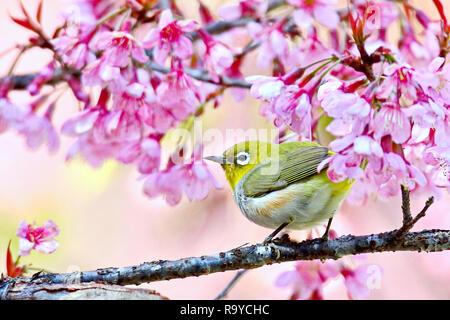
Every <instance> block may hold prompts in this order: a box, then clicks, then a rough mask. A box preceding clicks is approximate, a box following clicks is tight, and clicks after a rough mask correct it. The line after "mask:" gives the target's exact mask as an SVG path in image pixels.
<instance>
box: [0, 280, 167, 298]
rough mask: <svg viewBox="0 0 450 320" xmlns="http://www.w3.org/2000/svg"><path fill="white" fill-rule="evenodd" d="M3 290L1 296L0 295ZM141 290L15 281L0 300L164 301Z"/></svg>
mask: <svg viewBox="0 0 450 320" xmlns="http://www.w3.org/2000/svg"><path fill="white" fill-rule="evenodd" d="M2 290H3V295H2ZM166 299H167V298H166V297H163V296H161V295H160V294H159V293H157V292H155V291H153V290H148V289H141V288H139V289H138V288H129V287H123V286H117V285H104V284H97V283H75V284H70V283H67V284H54V283H30V282H29V281H21V280H17V281H14V282H11V283H10V284H9V285H7V286H5V287H4V288H3V289H0V300H166Z"/></svg>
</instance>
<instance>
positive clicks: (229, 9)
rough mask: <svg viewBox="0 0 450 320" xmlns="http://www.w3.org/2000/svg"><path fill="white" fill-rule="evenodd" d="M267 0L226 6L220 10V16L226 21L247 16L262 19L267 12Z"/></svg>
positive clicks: (241, 2)
mask: <svg viewBox="0 0 450 320" xmlns="http://www.w3.org/2000/svg"><path fill="white" fill-rule="evenodd" d="M267 7H268V3H267V1H265V0H241V1H239V3H237V4H225V5H223V6H221V7H220V8H219V10H218V14H219V16H220V17H221V18H223V19H225V20H235V19H238V18H241V17H245V16H255V15H256V16H258V17H262V16H264V14H265V13H266V11H267Z"/></svg>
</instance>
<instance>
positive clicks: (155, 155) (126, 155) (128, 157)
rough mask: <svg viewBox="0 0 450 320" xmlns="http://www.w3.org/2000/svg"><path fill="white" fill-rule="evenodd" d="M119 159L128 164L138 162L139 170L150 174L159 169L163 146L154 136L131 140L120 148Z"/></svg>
mask: <svg viewBox="0 0 450 320" xmlns="http://www.w3.org/2000/svg"><path fill="white" fill-rule="evenodd" d="M117 159H118V160H119V161H122V162H123V163H126V164H129V163H133V162H136V163H137V167H138V170H139V172H140V173H142V174H148V173H151V172H154V171H156V170H158V169H159V165H160V160H161V146H160V145H159V143H158V141H156V140H155V139H152V138H146V139H144V140H142V141H136V142H131V143H129V144H128V145H126V146H125V147H123V148H122V149H121V150H120V152H119V154H118V156H117Z"/></svg>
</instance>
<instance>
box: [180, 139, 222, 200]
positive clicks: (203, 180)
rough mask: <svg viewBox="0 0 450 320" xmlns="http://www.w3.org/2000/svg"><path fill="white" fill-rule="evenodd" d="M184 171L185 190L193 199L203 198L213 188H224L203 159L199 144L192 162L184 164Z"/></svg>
mask: <svg viewBox="0 0 450 320" xmlns="http://www.w3.org/2000/svg"><path fill="white" fill-rule="evenodd" d="M183 171H184V179H185V187H184V192H185V193H186V196H187V197H188V199H189V200H191V201H192V200H203V199H204V198H206V196H207V195H208V193H209V190H210V189H211V188H216V189H221V188H222V186H221V185H220V184H219V182H218V181H217V180H216V179H215V178H214V176H213V175H212V174H211V172H210V171H209V169H208V167H207V166H206V163H205V161H204V160H203V159H202V149H201V147H200V146H199V145H196V146H195V148H194V152H193V154H192V162H191V163H190V164H188V165H186V166H183Z"/></svg>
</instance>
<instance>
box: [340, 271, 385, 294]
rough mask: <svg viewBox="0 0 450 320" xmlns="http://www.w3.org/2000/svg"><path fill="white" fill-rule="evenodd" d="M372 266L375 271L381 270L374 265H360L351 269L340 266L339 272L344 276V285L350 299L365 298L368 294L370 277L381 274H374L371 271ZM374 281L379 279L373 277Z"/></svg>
mask: <svg viewBox="0 0 450 320" xmlns="http://www.w3.org/2000/svg"><path fill="white" fill-rule="evenodd" d="M374 268H376V270H377V272H381V269H380V268H379V267H378V266H374V265H362V266H359V267H357V268H356V269H353V270H352V269H349V268H346V267H344V268H342V270H341V273H342V275H343V276H344V279H345V287H346V288H347V294H348V296H349V298H350V299H365V298H367V297H368V296H369V294H370V285H371V284H370V281H371V279H370V277H373V276H376V277H379V276H380V275H381V274H376V275H374V274H373V271H372V270H373V269H374ZM371 269H372V270H371ZM375 281H379V279H375Z"/></svg>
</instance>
